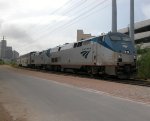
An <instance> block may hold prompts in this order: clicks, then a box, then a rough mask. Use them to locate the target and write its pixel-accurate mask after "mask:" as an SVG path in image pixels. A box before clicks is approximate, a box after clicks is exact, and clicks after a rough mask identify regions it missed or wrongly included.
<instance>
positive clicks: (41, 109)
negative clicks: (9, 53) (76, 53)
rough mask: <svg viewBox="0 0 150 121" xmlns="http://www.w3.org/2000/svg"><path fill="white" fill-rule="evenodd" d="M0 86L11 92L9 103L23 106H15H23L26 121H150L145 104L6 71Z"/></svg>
mask: <svg viewBox="0 0 150 121" xmlns="http://www.w3.org/2000/svg"><path fill="white" fill-rule="evenodd" d="M0 86H1V87H2V86H4V87H5V88H6V89H7V92H9V91H11V92H9V94H10V98H11V99H13V95H15V96H14V98H16V95H17V96H18V97H17V98H18V99H20V100H21V101H22V102H24V103H23V104H20V105H19V104H18V105H19V106H20V107H19V109H20V108H21V106H23V105H25V106H24V107H25V108H26V110H27V111H26V112H28V115H27V121H150V106H149V105H147V104H142V103H137V102H134V101H129V100H124V99H121V98H116V97H113V96H109V95H106V94H105V93H95V92H93V91H89V90H86V89H81V88H78V87H73V86H69V85H65V84H61V83H56V82H55V81H54V80H45V79H41V78H37V77H34V76H28V75H24V74H20V73H16V72H14V71H12V70H9V69H8V68H5V67H0ZM7 98H9V97H7ZM0 99H1V98H0ZM11 99H9V100H11ZM13 110H15V108H14V109H13ZM12 115H13V113H12Z"/></svg>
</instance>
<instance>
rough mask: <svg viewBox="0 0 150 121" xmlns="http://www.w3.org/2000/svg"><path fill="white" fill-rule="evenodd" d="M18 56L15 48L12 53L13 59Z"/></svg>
mask: <svg viewBox="0 0 150 121" xmlns="http://www.w3.org/2000/svg"><path fill="white" fill-rule="evenodd" d="M18 57H19V53H18V52H17V51H16V50H14V51H13V55H12V59H13V60H16V59H17V58H18Z"/></svg>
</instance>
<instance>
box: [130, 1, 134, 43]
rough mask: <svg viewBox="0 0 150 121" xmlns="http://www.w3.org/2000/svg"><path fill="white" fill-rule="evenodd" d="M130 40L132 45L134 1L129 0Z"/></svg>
mask: <svg viewBox="0 0 150 121" xmlns="http://www.w3.org/2000/svg"><path fill="white" fill-rule="evenodd" d="M130 38H131V40H132V42H133V43H134V0H130Z"/></svg>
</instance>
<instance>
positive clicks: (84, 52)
mask: <svg viewBox="0 0 150 121" xmlns="http://www.w3.org/2000/svg"><path fill="white" fill-rule="evenodd" d="M90 51H91V48H84V49H82V52H81V55H82V56H83V57H84V58H85V59H87V57H88V55H89V53H90Z"/></svg>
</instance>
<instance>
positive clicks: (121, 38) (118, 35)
mask: <svg viewBox="0 0 150 121" xmlns="http://www.w3.org/2000/svg"><path fill="white" fill-rule="evenodd" d="M109 37H110V39H111V40H112V41H131V39H130V38H129V37H128V36H127V35H125V34H122V33H115V34H114V33H111V34H110V35H109Z"/></svg>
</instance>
